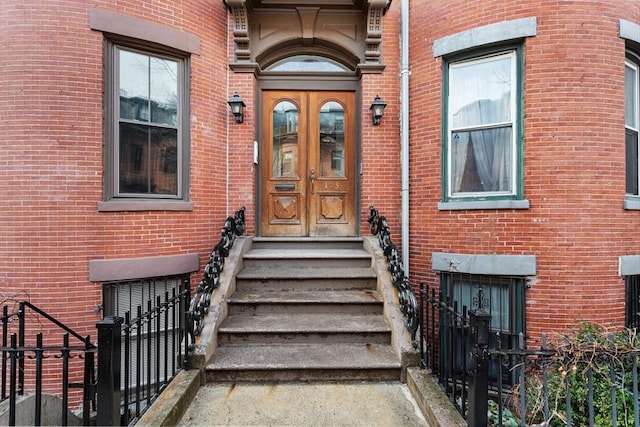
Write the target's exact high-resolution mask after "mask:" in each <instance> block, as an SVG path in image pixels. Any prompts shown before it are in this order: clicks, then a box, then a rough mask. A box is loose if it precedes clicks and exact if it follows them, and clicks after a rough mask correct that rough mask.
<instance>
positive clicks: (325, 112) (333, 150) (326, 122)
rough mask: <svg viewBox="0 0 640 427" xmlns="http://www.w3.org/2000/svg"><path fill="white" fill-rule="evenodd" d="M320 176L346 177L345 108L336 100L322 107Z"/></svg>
mask: <svg viewBox="0 0 640 427" xmlns="http://www.w3.org/2000/svg"><path fill="white" fill-rule="evenodd" d="M320 176H321V177H331V178H341V177H344V108H342V105H340V104H339V103H337V102H335V101H329V102H327V103H325V104H324V105H323V106H322V107H321V108H320Z"/></svg>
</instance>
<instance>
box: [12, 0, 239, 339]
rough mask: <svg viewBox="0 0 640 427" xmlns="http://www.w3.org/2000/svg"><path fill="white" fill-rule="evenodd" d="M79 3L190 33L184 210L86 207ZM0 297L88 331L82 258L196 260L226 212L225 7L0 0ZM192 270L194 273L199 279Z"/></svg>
mask: <svg viewBox="0 0 640 427" xmlns="http://www.w3.org/2000/svg"><path fill="white" fill-rule="evenodd" d="M91 7H96V8H99V9H103V10H107V11H111V12H117V13H119V14H122V15H127V16H131V17H136V18H139V19H144V20H146V21H149V22H153V23H157V24H161V25H163V26H166V27H168V28H172V29H176V30H179V31H183V32H186V33H191V34H194V35H197V36H199V37H200V54H199V55H192V57H191V173H190V176H191V188H190V198H191V201H192V202H193V210H192V211H189V212H168V211H142V212H98V210H97V202H99V201H101V200H102V197H103V190H102V189H103V176H102V174H103V137H102V135H103V35H102V33H100V32H97V31H92V30H91V29H90V26H89V10H90V8H91ZM0 22H1V23H2V25H0V27H1V28H0V38H1V39H2V41H3V42H2V44H0V56H1V57H2V61H0V104H1V105H2V108H0V111H1V112H0V115H1V118H0V135H2V142H1V144H2V149H1V150H0V165H1V166H0V194H1V196H0V236H1V238H0V296H6V295H13V294H19V296H18V298H19V299H28V300H30V301H31V302H32V303H34V304H35V305H37V306H40V307H42V308H43V309H45V311H47V312H49V313H50V314H52V315H54V316H55V317H57V318H59V319H60V320H61V321H62V322H64V323H66V324H67V325H69V326H71V327H73V328H75V329H76V330H77V331H78V332H80V333H81V334H91V335H92V336H95V322H96V321H97V320H98V319H99V318H100V317H101V314H100V313H95V312H94V308H95V307H96V306H98V305H100V304H101V303H102V302H101V299H102V296H101V285H100V284H99V283H91V282H89V270H88V269H89V261H90V260H95V259H117V258H131V257H144V256H157V255H175V254H185V253H199V254H201V263H202V264H204V262H206V260H207V258H208V252H209V251H210V250H211V248H212V247H213V245H214V244H215V243H217V241H218V239H219V238H220V234H219V230H220V227H221V226H222V224H223V222H224V218H225V217H226V216H227V215H228V214H232V213H233V211H235V210H236V209H237V208H239V206H237V207H236V206H233V207H229V205H227V202H228V201H227V196H226V192H227V174H226V161H227V159H226V157H227V144H226V132H227V123H228V122H230V121H231V120H232V118H231V117H230V116H231V114H230V113H229V108H228V106H227V105H226V99H227V95H228V94H227V91H226V83H227V80H226V79H227V58H226V56H227V51H226V41H227V33H226V24H227V13H226V10H225V7H224V4H223V2H222V1H219V2H212V1H205V0H202V1H201V0H188V1H187V0H184V1H164V0H163V1H159V0H157V1H127V2H113V1H79V0H75V1H73V0H57V1H49V2H42V1H39V0H21V1H13V0H5V1H3V4H2V7H0ZM199 274H200V273H197V274H194V281H195V280H197V279H199Z"/></svg>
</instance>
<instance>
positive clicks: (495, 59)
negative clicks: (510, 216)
mask: <svg viewBox="0 0 640 427" xmlns="http://www.w3.org/2000/svg"><path fill="white" fill-rule="evenodd" d="M519 54H520V53H519V51H518V49H513V50H508V51H502V52H499V53H495V54H492V55H487V56H482V57H474V58H466V59H463V60H458V61H451V62H449V63H448V64H447V67H446V70H447V71H446V73H447V74H446V76H445V91H446V104H445V107H446V115H445V117H446V124H447V131H446V141H445V144H446V149H445V151H444V153H445V163H444V164H445V167H446V174H445V181H446V182H445V188H446V194H445V198H446V199H447V200H455V199H458V200H464V199H465V198H466V199H474V198H476V199H477V198H483V199H486V198H496V199H500V198H519V197H521V196H522V190H521V188H522V183H521V182H519V176H520V175H521V171H520V170H519V168H520V167H521V166H520V164H519V162H520V157H521V154H520V150H521V147H520V139H521V136H520V134H521V132H520V126H521V123H519V117H520V114H521V113H520V111H521V106H520V104H519V94H520V92H521V90H520V84H521V82H520V76H519V71H518V68H519V67H518V63H519V58H518V56H519Z"/></svg>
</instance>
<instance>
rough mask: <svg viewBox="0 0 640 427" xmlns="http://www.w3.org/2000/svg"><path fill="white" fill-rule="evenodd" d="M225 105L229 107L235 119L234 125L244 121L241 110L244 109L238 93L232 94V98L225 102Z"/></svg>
mask: <svg viewBox="0 0 640 427" xmlns="http://www.w3.org/2000/svg"><path fill="white" fill-rule="evenodd" d="M227 104H229V106H230V107H231V112H232V113H233V115H234V116H235V118H236V123H242V122H243V121H244V115H243V114H242V109H243V108H244V107H246V105H245V104H244V101H243V100H242V98H240V95H238V92H235V93H234V94H233V97H232V98H231V99H230V100H228V101H227Z"/></svg>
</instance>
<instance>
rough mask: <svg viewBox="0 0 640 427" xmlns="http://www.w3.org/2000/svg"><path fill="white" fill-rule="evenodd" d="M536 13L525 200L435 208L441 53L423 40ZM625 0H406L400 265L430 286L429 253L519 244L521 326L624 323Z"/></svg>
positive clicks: (527, 88)
mask: <svg viewBox="0 0 640 427" xmlns="http://www.w3.org/2000/svg"><path fill="white" fill-rule="evenodd" d="M526 17H536V18H537V27H538V34H537V36H535V37H529V38H527V39H526V42H525V44H524V58H525V70H524V73H525V76H524V99H525V101H524V111H525V121H524V137H525V143H524V174H525V197H526V198H527V199H528V200H529V201H530V209H528V210H478V211H464V210H462V211H438V210H437V207H436V206H437V203H438V201H440V199H441V191H442V190H441V181H442V179H441V156H442V148H441V147H442V146H441V143H442V142H441V141H442V135H441V126H442V123H441V108H442V99H441V93H442V83H441V82H442V70H441V65H442V62H441V59H440V58H438V59H434V58H433V52H432V44H433V41H434V40H436V39H439V38H441V37H444V36H448V35H452V34H455V33H458V32H460V31H465V30H468V29H471V28H475V27H478V26H482V25H486V24H491V23H496V22H500V21H505V20H512V19H517V18H526ZM621 18H623V19H627V20H631V21H633V22H636V23H638V22H640V3H638V2H637V1H635V0H628V1H625V0H616V1H608V2H595V1H572V2H564V1H548V2H537V1H506V2H505V1H501V2H486V1H482V0H471V1H468V0H465V1H458V0H453V1H449V0H447V1H444V0H442V1H431V0H429V1H426V0H416V1H412V2H411V22H412V35H411V63H412V74H411V111H412V116H411V122H410V123H411V201H412V203H411V217H412V222H411V271H412V272H413V274H412V278H413V279H414V280H415V281H419V280H424V281H426V282H427V283H428V284H429V285H430V286H437V285H438V278H437V276H436V275H435V274H434V273H433V272H432V271H431V253H432V252H459V253H470V254H473V253H475V254H500V255H510V254H527V255H535V256H536V257H537V277H536V278H535V280H534V281H533V285H532V287H531V289H530V290H528V291H527V294H526V306H527V314H526V317H527V333H528V334H529V335H532V336H534V337H537V336H539V334H540V333H541V332H545V331H547V332H549V331H553V330H558V329H562V328H565V327H566V325H568V324H573V322H575V321H577V320H580V319H584V320H591V321H595V322H598V323H602V324H605V325H611V324H615V325H621V324H623V321H624V283H623V280H622V278H621V277H620V276H619V275H618V256H620V255H629V254H639V253H640V240H639V239H638V238H637V233H638V227H639V226H640V212H638V211H625V210H623V209H622V203H623V199H624V194H625V184H624V182H625V180H624V173H625V158H624V156H625V153H624V58H625V56H624V55H625V43H624V40H623V39H621V38H619V36H618V22H619V20H620V19H621Z"/></svg>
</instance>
